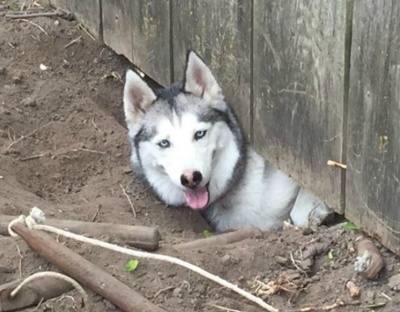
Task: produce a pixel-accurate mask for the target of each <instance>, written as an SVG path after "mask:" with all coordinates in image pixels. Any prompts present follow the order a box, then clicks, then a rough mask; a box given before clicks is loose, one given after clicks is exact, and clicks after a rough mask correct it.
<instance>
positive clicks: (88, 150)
mask: <svg viewBox="0 0 400 312" xmlns="http://www.w3.org/2000/svg"><path fill="white" fill-rule="evenodd" d="M71 151H72V152H79V151H82V152H88V153H94V154H101V155H104V154H107V152H101V151H96V150H91V149H88V148H74V149H72V150H71Z"/></svg>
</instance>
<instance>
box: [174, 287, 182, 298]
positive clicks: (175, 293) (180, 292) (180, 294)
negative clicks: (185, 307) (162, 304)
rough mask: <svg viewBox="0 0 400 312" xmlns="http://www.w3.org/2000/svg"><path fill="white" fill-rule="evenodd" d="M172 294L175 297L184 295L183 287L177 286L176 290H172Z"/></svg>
mask: <svg viewBox="0 0 400 312" xmlns="http://www.w3.org/2000/svg"><path fill="white" fill-rule="evenodd" d="M172 296H173V297H182V288H180V287H177V288H175V289H174V291H173V292H172Z"/></svg>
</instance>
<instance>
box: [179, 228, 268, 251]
mask: <svg viewBox="0 0 400 312" xmlns="http://www.w3.org/2000/svg"><path fill="white" fill-rule="evenodd" d="M261 235H262V232H261V231H260V230H259V229H257V228H250V229H241V230H236V231H233V232H229V233H224V234H219V235H213V236H211V237H209V238H202V239H198V240H195V241H192V242H188V243H183V244H177V245H175V246H173V247H174V249H177V250H188V249H195V248H201V249H205V248H209V247H210V246H213V247H215V246H225V245H228V244H233V243H236V242H240V241H242V240H244V239H247V238H254V237H259V236H261Z"/></svg>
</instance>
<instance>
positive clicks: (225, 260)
mask: <svg viewBox="0 0 400 312" xmlns="http://www.w3.org/2000/svg"><path fill="white" fill-rule="evenodd" d="M221 263H222V264H223V265H229V264H230V263H231V256H230V255H225V256H223V257H222V258H221Z"/></svg>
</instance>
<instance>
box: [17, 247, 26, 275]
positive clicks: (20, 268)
mask: <svg viewBox="0 0 400 312" xmlns="http://www.w3.org/2000/svg"><path fill="white" fill-rule="evenodd" d="M17 251H18V255H19V278H22V260H23V259H24V256H23V255H22V254H21V249H19V246H18V244H17Z"/></svg>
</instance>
